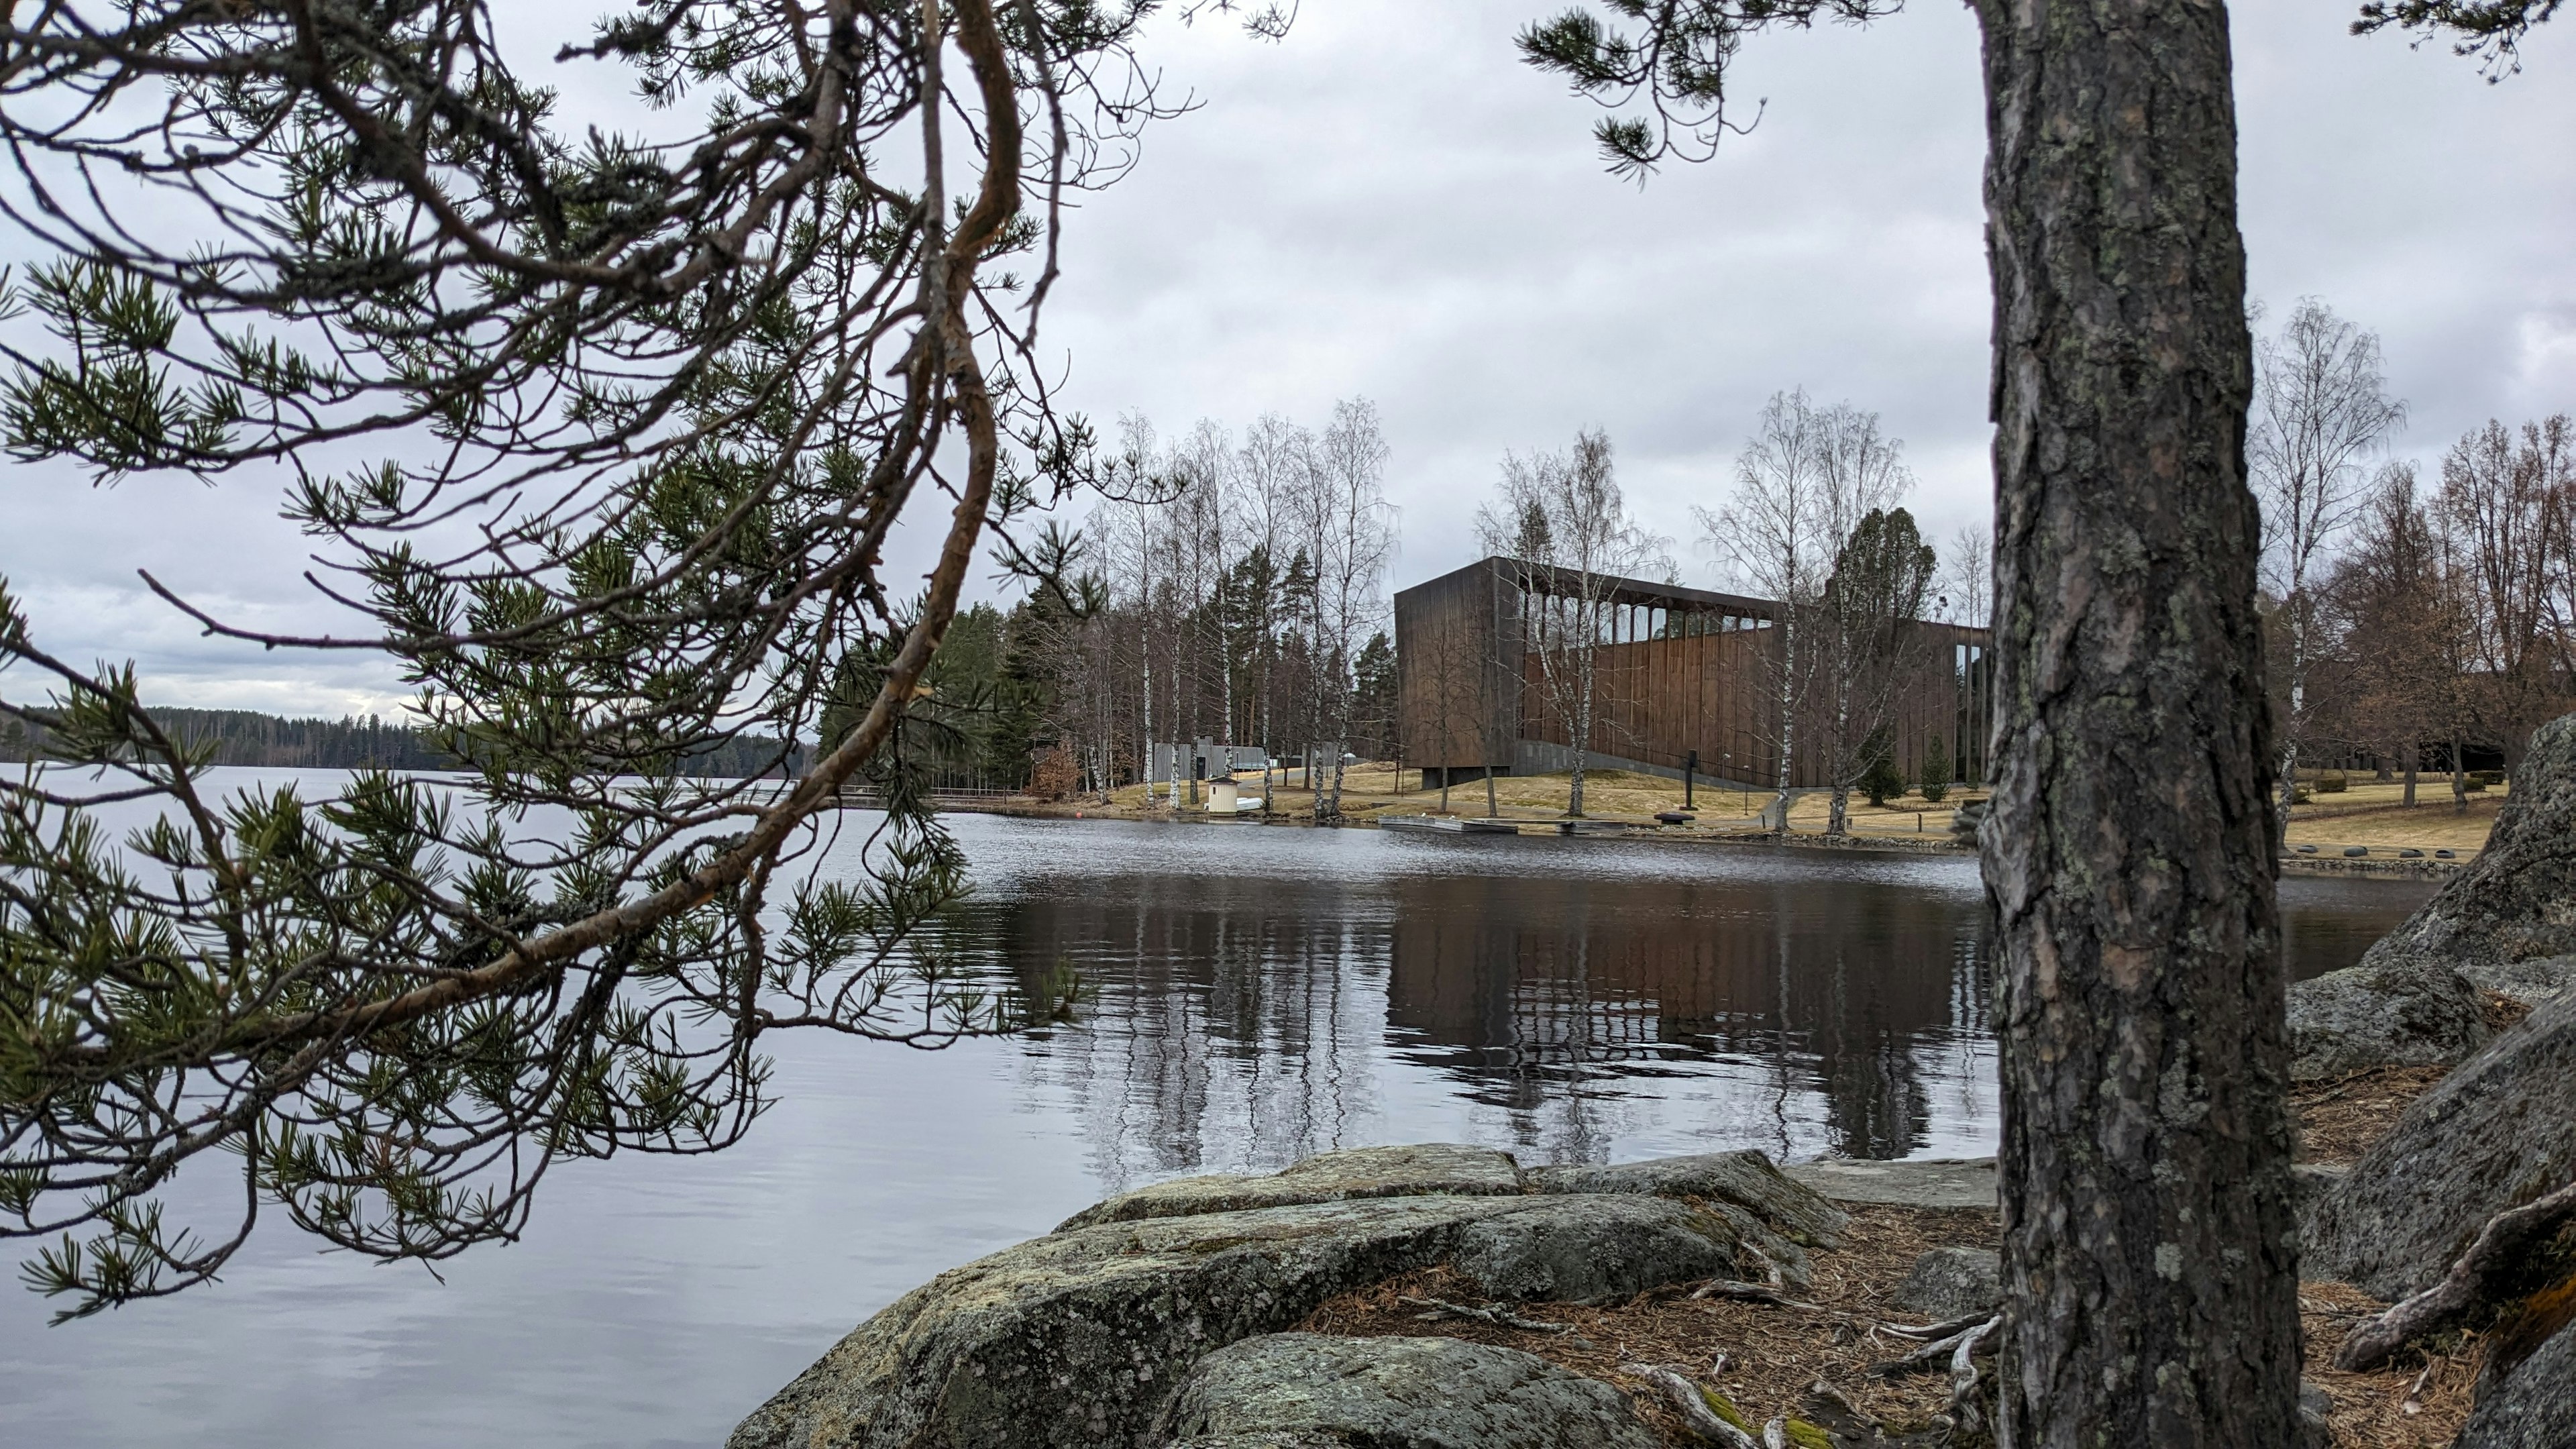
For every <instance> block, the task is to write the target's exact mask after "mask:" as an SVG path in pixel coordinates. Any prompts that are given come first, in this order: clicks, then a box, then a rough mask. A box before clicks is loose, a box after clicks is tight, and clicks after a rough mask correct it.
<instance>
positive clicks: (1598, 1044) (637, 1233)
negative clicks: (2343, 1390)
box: [0, 816, 2426, 1449]
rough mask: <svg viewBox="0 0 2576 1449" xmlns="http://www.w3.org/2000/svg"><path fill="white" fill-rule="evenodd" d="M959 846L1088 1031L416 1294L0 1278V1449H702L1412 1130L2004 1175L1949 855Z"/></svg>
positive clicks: (590, 1207) (555, 1233) (643, 1186)
mask: <svg viewBox="0 0 2576 1449" xmlns="http://www.w3.org/2000/svg"><path fill="white" fill-rule="evenodd" d="M955 824H956V829H957V832H958V834H959V836H960V838H961V839H962V840H963V841H964V842H965V843H966V845H967V847H968V849H969V851H970V853H971V854H972V856H973V858H974V860H975V863H976V868H977V875H976V879H977V881H978V885H979V892H980V893H979V895H978V897H977V898H976V900H975V902H974V903H973V905H972V906H971V908H970V909H969V910H968V911H967V912H966V913H965V915H964V917H963V919H961V921H960V922H959V923H958V924H957V926H956V928H955V929H956V930H957V931H958V932H959V933H960V935H961V936H962V937H964V938H965V939H967V940H969V941H972V942H975V943H978V944H980V945H981V946H982V947H983V948H984V949H985V950H986V952H987V953H988V954H989V955H990V956H992V957H993V958H995V959H997V960H999V961H1002V962H1005V963H1007V964H1008V966H1009V967H1010V969H1015V970H1019V971H1023V972H1029V973H1035V972H1039V971H1043V970H1046V969H1048V968H1049V967H1052V966H1054V965H1055V964H1057V963H1059V962H1070V963H1071V964H1073V965H1074V966H1076V967H1078V968H1079V969H1080V970H1081V971H1082V972H1083V974H1084V976H1085V978H1086V979H1087V980H1089V981H1091V982H1093V983H1095V984H1096V987H1097V994H1096V997H1095V999H1093V1000H1092V1001H1090V1002H1089V1003H1088V1004H1087V1005H1086V1007H1085V1009H1084V1011H1083V1015H1082V1020H1081V1021H1080V1023H1079V1024H1077V1025H1075V1026H1072V1027H1069V1028H1060V1029H1057V1030H1054V1031H1052V1032H1049V1033H1047V1034H1045V1035H1044V1036H1040V1037H1035V1038H1030V1039H1025V1040H1018V1041H1011V1042H980V1043H969V1044H965V1045H961V1046H958V1047H955V1048H952V1049H950V1050H948V1051H944V1052H917V1051H911V1050H908V1049H905V1048H900V1047H870V1046H856V1045H852V1044H849V1043H846V1042H836V1041H827V1040H821V1039H815V1040H803V1041H799V1040H790V1041H787V1042H783V1043H781V1044H780V1047H781V1050H780V1054H779V1055H780V1060H779V1071H778V1079H777V1081H778V1088H779V1095H780V1096H781V1097H782V1098H783V1100H782V1102H781V1103H780V1105H779V1106H778V1107H777V1109H776V1110H775V1111H773V1112H772V1113H771V1114H770V1115H769V1117H768V1118H767V1119H766V1120H765V1121H763V1123H762V1124H761V1125H760V1126H759V1127H758V1128H757V1129H755V1131H754V1133H753V1135H752V1137H751V1139H750V1141H748V1142H747V1143H745V1144H744V1145H743V1146H741V1147H738V1148H735V1149H733V1150H732V1151H730V1152H727V1153H725V1154H723V1155H721V1156H717V1157H713V1158H703V1159H681V1160H645V1159H635V1158H621V1159H619V1160H616V1161H613V1162H607V1163H576V1164H572V1165H569V1166H566V1167H559V1168H557V1169H556V1170H555V1172H554V1174H553V1176H552V1177H550V1178H549V1180H548V1183H547V1186H546V1188H545V1189H544V1191H543V1193H542V1194H541V1195H540V1198H539V1200H538V1205H537V1215H536V1220H535V1222H534V1223H533V1224H532V1226H531V1228H530V1230H529V1232H528V1235H527V1237H526V1239H525V1240H524V1241H523V1242H520V1243H518V1244H515V1245H511V1246H507V1247H502V1248H497V1249H487V1250H478V1251H476V1252H474V1253H471V1254H469V1255H467V1256H466V1257H465V1258H464V1259H462V1260H460V1261H458V1262H455V1263H452V1264H449V1265H446V1266H445V1267H444V1268H443V1269H442V1272H443V1273H444V1274H445V1282H444V1283H441V1282H439V1281H437V1280H436V1279H433V1278H432V1277H431V1276H430V1275H429V1274H427V1273H426V1272H424V1271H422V1270H421V1269H419V1268H417V1267H413V1268H401V1267H388V1266H383V1265H376V1264H370V1263H365V1262H361V1261H358V1260H354V1259H351V1258H348V1257H345V1256H339V1255H330V1254H317V1253H315V1252H314V1251H313V1250H312V1247H311V1244H310V1242H309V1240H303V1239H300V1238H299V1237H298V1236H297V1235H296V1234H294V1233H292V1232H290V1231H284V1230H266V1229H264V1230H263V1231H262V1232H261V1233H260V1234H259V1235H257V1236H256V1237H255V1238H254V1239H253V1241H252V1243H251V1245H250V1246H249V1247H248V1248H247V1249H245V1250H244V1251H243V1253H242V1254H241V1256H240V1257H238V1258H237V1259H236V1260H235V1262H234V1265H233V1267H232V1268H231V1270H230V1273H229V1276H228V1278H227V1281H225V1282H224V1283H222V1284H220V1285H218V1286H216V1287H214V1288H212V1289H209V1290H203V1291H192V1292H190V1293H188V1294H184V1295H182V1296H180V1297H179V1298H177V1299H175V1300H170V1301H165V1302H159V1303H147V1304H142V1305H138V1306H136V1307H131V1308H127V1309H124V1310H122V1311H121V1312H118V1313H115V1314H111V1315H107V1316H105V1317H102V1318H99V1319H93V1320H90V1321H88V1322H85V1323H79V1324H74V1325H71V1326H69V1327H66V1328H59V1329H48V1328H46V1327H44V1319H45V1314H46V1307H45V1305H44V1303H43V1301H42V1300H39V1299H37V1298H36V1297H35V1296H33V1295H31V1294H25V1293H0V1426H5V1428H6V1432H5V1433H0V1440H5V1441H6V1442H7V1443H10V1444H83V1445H87V1444H97V1445H165V1444H166V1445H183V1444H184V1445H189V1446H205V1449H231V1446H245V1449H247V1446H254V1445H257V1446H269V1445H307V1444H311V1445H341V1444H348V1445H365V1446H370V1449H394V1446H411V1445H433V1444H434V1445H442V1446H455V1445H484V1444H503V1443H506V1444H510V1445H513V1446H519V1445H545V1446H556V1445H561V1446H571V1445H621V1446H636V1445H692V1446H705V1445H712V1444H715V1443H717V1442H719V1441H720V1440H721V1439H722V1438H723V1436H724V1434H725V1432H726V1430H727V1429H729V1428H730V1427H731V1426H732V1424H733V1422H734V1421H735V1420H736V1419H738V1418H740V1417H741V1415H742V1414H743V1413H745V1412H746V1411H748V1410H749V1409H750V1408H751V1407H752V1406H753V1405H755V1404H757V1403H758V1402H759V1401H760V1400H761V1399H763V1398H765V1397H767V1395H768V1394H769V1393H770V1392H772V1391H773V1390H775V1389H776V1388H777V1387H778V1386H779V1385H780V1384H782V1383H784V1382H785V1381H786V1380H787V1379H788V1378H789V1377H790V1376H792V1375H793V1374H794V1373H796V1372H797V1371H798V1370H799V1369H801V1368H803V1367H804V1365H805V1364H806V1363H808V1362H809V1361H811V1360H812V1359H813V1358H814V1357H815V1356H816V1355H817V1354H819V1353H820V1352H821V1351H822V1350H823V1349H824V1348H826V1347H828V1346H829V1345H830V1344H831V1342H832V1341H833V1340H834V1339H836V1338H838V1337H839V1336H840V1335H841V1334H842V1333H844V1332H846V1331H848V1329H849V1328H850V1327H851V1326H852V1325H854V1324H855V1323H857V1322H858V1321H859V1320H860V1319H861V1318H864V1317H866V1316H867V1315H868V1314H869V1313H871V1312H873V1311H875V1310H876V1309H877V1308H879V1307H881V1306H883V1305H884V1304H885V1303H886V1302H888V1301H889V1300H891V1299H892V1298H894V1297H895V1296H896V1295H898V1294H900V1293H902V1292H903V1291H905V1290H907V1289H909V1288H911V1287H913V1286H914V1285H916V1284H917V1283H919V1282H920V1281H921V1280H923V1279H925V1278H927V1277H929V1276H930V1275H932V1274H933V1273H935V1272H937V1271H939V1270H940V1269H943V1268H946V1267H950V1266H953V1265H955V1264H957V1263H961V1262H964V1261H966V1260H967V1259H969V1258H973V1257H976V1256H978V1255H980V1254H982V1253H985V1252H988V1251H990V1250H992V1249H994V1248H998V1247H1001V1246H1004V1245H1006V1244H1009V1243H1012V1242H1016V1241H1018V1240H1020V1239H1022V1238H1025V1237H1029V1236H1031V1235H1034V1234H1037V1233H1041V1232H1044V1231H1046V1230H1047V1229H1048V1228H1050V1227H1052V1226H1053V1225H1054V1224H1055V1223H1056V1222H1057V1221H1058V1220H1060V1219H1062V1218H1063V1217H1065V1216H1066V1215H1067V1214H1069V1213H1071V1212H1073V1211H1074V1210H1075V1209H1077V1208H1079V1207H1081V1206H1083V1205H1084V1204H1086V1203H1089V1202H1092V1201H1094V1200H1095V1199H1097V1198H1099V1197H1100V1196H1102V1195H1103V1194H1105V1193H1108V1192H1112V1191H1115V1190H1117V1189H1120V1188H1124V1187H1130V1186H1134V1185H1136V1184H1139V1183H1143V1182H1149V1181H1153V1180H1155V1179H1158V1178H1163V1177H1170V1176H1174V1175H1178V1174H1182V1173H1189V1172H1207V1171H1226V1170H1242V1169H1267V1168H1273V1167H1277V1166H1280V1165H1283V1164H1285V1163H1287V1162H1289V1161H1291V1160H1292V1159H1294V1158H1297V1157H1299V1156H1302V1155H1304V1154H1306V1153H1309V1152H1314V1151H1317V1150H1320V1149H1324V1148H1330V1147H1337V1146H1357V1145H1363V1144H1368V1143H1377V1142H1402V1141H1433V1140H1449V1141H1469V1142H1480V1143H1486V1144H1490V1145H1492V1146H1496V1147H1502V1148H1507V1149H1510V1150H1511V1151H1513V1152H1515V1153H1518V1154H1519V1155H1520V1156H1521V1159H1522V1160H1523V1161H1524V1162H1570V1161H1624V1160H1629V1159H1633V1158H1639V1157H1647V1156H1653V1155H1657V1154H1665V1153H1677V1152H1694V1151H1708V1150H1713V1149H1720V1148H1733V1147H1759V1148H1762V1149H1764V1150H1766V1151H1769V1152H1771V1153H1774V1154H1775V1155H1779V1156H1782V1157H1785V1158H1804V1157H1814V1156H1817V1155H1820V1154H1823V1153H1828V1152H1840V1153H1846V1154H1849V1155H1852V1156H1863V1157H1905V1156H1916V1155H1921V1156H1949V1155H1965V1154H1974V1153H1983V1152H1987V1151H1991V1150H1992V1144H1993V1140H1994V1135H1995V1087H1994V1068H1993V1043H1992V1039H1991V1037H1990V1036H1989V1035H1988V1024H1987V1009H1986V1002H1987V999H1988V994H1989V986H1990V976H1989V967H1988V957H1987V951H1986V949H1985V946H1984V944H1983V942H1982V941H1981V940H1980V934H1979V932H1980V926H1979V915H1980V910H1979V897H1978V889H1977V877H1976V870H1975V867H1974V865H1973V863H1971V862H1969V861H1966V860H1961V859H1956V858H1936V859H1924V860H1913V859H1907V858H1903V857H1890V856H1850V855H1840V854H1831V853H1822V852H1793V851H1782V850H1771V849H1762V848H1693V847H1683V846H1675V845H1665V844H1652V843H1646V842H1634V843H1614V842H1601V841H1559V840H1538V839H1527V840H1523V839H1513V838H1482V839H1478V838H1462V839H1455V840H1452V839H1439V838H1429V839H1426V838H1417V837H1409V836H1403V835H1396V834H1384V833H1379V832H1374V831H1315V830H1294V829H1263V828H1260V827H1256V826H1250V825H1227V826H1177V825H1145V824H1121V823H1103V822H1073V821H1011V820H1001V819H995V818H990V817H979V816H967V817H960V818H959V819H957V821H956V822H955ZM847 848H848V847H847V846H844V850H845V851H846V850H847ZM2425 894H2426V888H2424V887H2422V886H2420V885H2416V884H2411V883H2392V882H2387V881H2350V882H2346V881H2319V880H2295V881H2290V882H2286V883H2284V885H2283V888H2282V896H2283V903H2284V906H2285V909H2286V911H2287V914H2288V918H2289V938H2290V949H2291V956H2292V965H2293V970H2294V971H2296V972H2297V973H2298V974H2301V975H2308V974H2313V973H2314V972H2317V971H2322V970H2328V969H2331V968H2333V967H2336V966H2341V965H2346V964H2349V963H2350V962H2351V961H2352V960H2353V959H2354V958H2356V957H2357V956H2358V955H2359V954H2360V953H2361V951H2362V950H2363V949H2364V948H2366V947H2367V946H2368V945H2369V943H2370V942H2371V941H2373V940H2375V939H2377V937H2378V936H2379V935H2380V934H2381V933H2382V932H2384V931H2385V930H2387V929H2388V928H2389V927H2390V926H2393V925H2394V924H2396V922H2397V921H2398V920H2400V919H2401V918H2402V917H2403V916H2404V915H2405V914H2406V913H2407V912H2408V911H2409V910H2411V909H2413V907H2414V906H2415V905H2416V904H2417V903H2418V902H2420V901H2421V900H2422V899H2423V897H2424V895H2425ZM281 1227H282V1225H281Z"/></svg>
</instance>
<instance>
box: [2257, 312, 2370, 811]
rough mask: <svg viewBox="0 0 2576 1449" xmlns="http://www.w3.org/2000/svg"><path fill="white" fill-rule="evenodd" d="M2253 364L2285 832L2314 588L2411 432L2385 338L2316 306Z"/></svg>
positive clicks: (2304, 726) (2303, 736) (2263, 343)
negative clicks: (2281, 698) (2390, 390)
mask: <svg viewBox="0 0 2576 1449" xmlns="http://www.w3.org/2000/svg"><path fill="white" fill-rule="evenodd" d="M2254 361H2255V388H2254V412H2253V417H2252V419H2251V426H2250V427H2249V428H2248V430H2247V435H2246V443H2245V454H2246V465H2247V468H2248V470H2249V471H2250V472H2251V474H2252V477H2253V481H2254V490H2255V495H2256V497H2257V498H2259V499H2260V500H2261V502H2262V506H2263V563H2264V572H2265V574H2266V576H2267V579H2268V582H2269V583H2270V585H2271V588H2272V590H2273V592H2274V593H2275V595H2276V596H2277V597H2278V599H2279V604H2278V608H2279V610H2280V617H2281V624H2282V628H2281V633H2282V637H2283V639H2284V641H2285V642H2286V644H2287V647H2288V650H2289V658H2288V659H2287V660H2286V661H2285V673H2286V674H2287V677H2288V686H2289V709H2288V711H2287V714H2286V716H2285V718H2283V719H2282V721H2281V738H2280V798H2279V804H2278V808H2277V811H2276V813H2275V825H2276V828H2277V829H2278V830H2282V831H2286V830H2287V829H2289V823H2290V807H2291V805H2292V804H2293V802H2294V798H2295V796H2296V793H2297V790H2298V782H2299V751H2300V749H2301V747H2302V746H2303V745H2304V744H2305V743H2306V741H2307V735H2308V726H2309V719H2308V670H2309V665H2310V662H2311V655H2312V653H2313V651H2314V648H2315V631H2316V597H2315V593H2314V589H2313V585H2314V583H2315V582H2316V579H2317V577H2318V574H2319V569H2320V565H2321V564H2322V563H2323V561H2324V560H2325V558H2326V557H2327V554H2328V551H2329V550H2330V549H2331V548H2332V546H2333V544H2334V541H2335V539H2336V538H2337V537H2338V536H2339V535H2340V534H2342V532H2343V531H2344V529H2345V528H2347V527H2348V526H2349V525H2350V524H2351V523H2352V521H2353V519H2354V517H2355V516H2356V515H2358V514H2359V513H2360V511H2361V509H2362V508H2363V507H2364V506H2365V504H2366V503H2367V501H2368V496H2369V495H2368V488H2369V483H2370V473H2369V470H2368V464H2369V462H2370V460H2371V459H2372V458H2373V457H2375V456H2377V455H2378V454H2379V453H2381V452H2382V451H2384V450H2385V449H2386V447H2387V444H2388V438H2389V435H2390V434H2391V433H2393V432H2394V431H2396V429H2397V428H2398V427H2399V426H2401V425H2402V424H2403V423H2404V422H2405V420H2406V407H2405V404H2403V403H2400V402H2396V401H2393V400H2391V399H2390V398H2389V397H2388V396H2387V390H2386V389H2387V379H2386V376H2385V373H2384V371H2383V369H2382V367H2381V365H2380V355H2379V338H2378V336H2377V335H2376V334H2374V333H2369V332H2364V331H2362V330H2361V329H2360V328H2359V327H2356V326H2354V325H2353V324H2352V323H2350V322H2347V321H2345V320H2344V319H2342V318H2341V317H2338V316H2336V315H2335V314H2334V311H2333V309H2331V308H2329V307H2327V306H2326V305H2325V304H2324V303H2323V302H2320V301H2318V300H2317V299H2316V298H2314V297H2305V298H2301V299H2300V301H2299V304H2298V306H2297V307H2296V308H2294V309H2292V311H2291V313H2290V320H2289V321H2288V322H2287V323H2285V324H2283V326H2282V328H2281V332H2280V335H2279V336H2277V337H2271V338H2264V339H2261V340H2259V341H2257V342H2256V343H2255V346H2254Z"/></svg>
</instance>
